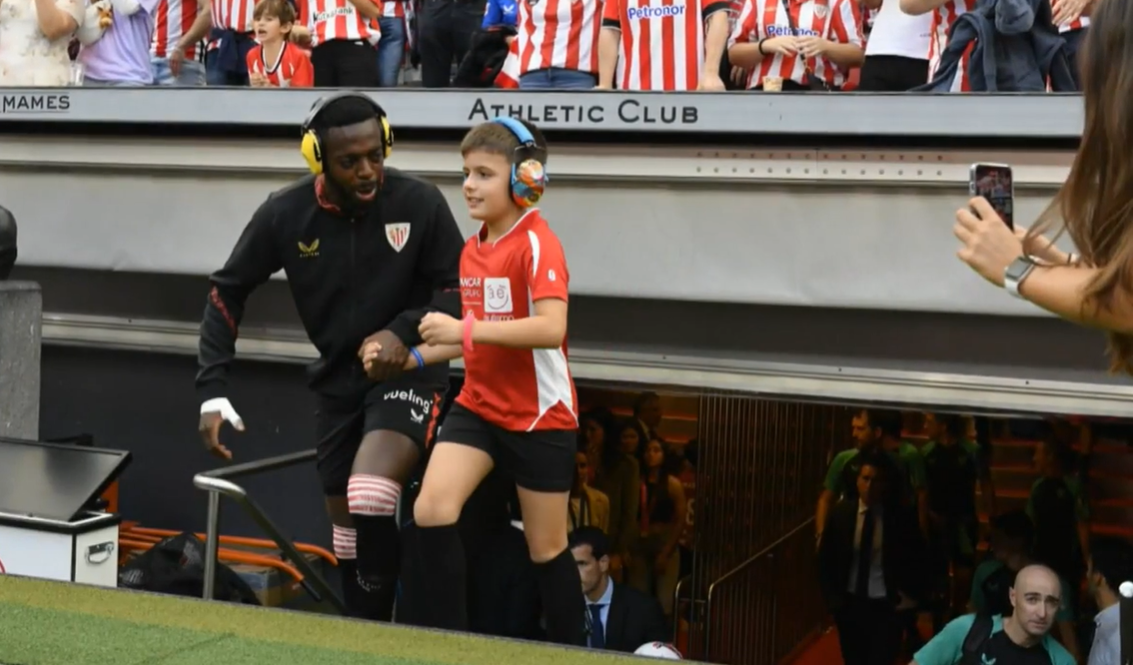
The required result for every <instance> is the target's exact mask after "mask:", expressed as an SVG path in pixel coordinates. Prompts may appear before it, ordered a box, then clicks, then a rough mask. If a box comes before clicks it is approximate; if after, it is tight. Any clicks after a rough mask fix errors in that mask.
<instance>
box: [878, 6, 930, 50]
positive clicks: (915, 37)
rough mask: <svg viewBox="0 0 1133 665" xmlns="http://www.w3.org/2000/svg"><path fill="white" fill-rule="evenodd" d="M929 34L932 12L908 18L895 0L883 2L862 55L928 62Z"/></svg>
mask: <svg viewBox="0 0 1133 665" xmlns="http://www.w3.org/2000/svg"><path fill="white" fill-rule="evenodd" d="M931 33H932V12H927V13H925V14H921V15H920V16H909V15H908V14H906V13H905V12H903V11H901V3H900V2H899V1H898V0H883V2H882V3H881V11H879V12H878V13H877V17H876V18H874V20H873V30H872V31H871V32H870V33H869V41H867V42H866V46H865V54H866V56H871V55H899V56H901V57H905V58H918V59H920V60H928V41H929V35H930V34H931Z"/></svg>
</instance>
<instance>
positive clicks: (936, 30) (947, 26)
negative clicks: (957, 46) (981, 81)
mask: <svg viewBox="0 0 1133 665" xmlns="http://www.w3.org/2000/svg"><path fill="white" fill-rule="evenodd" d="M975 8H976V0H948V2H945V3H944V4H943V5H941V6H939V7H937V8H936V9H934V10H932V32H931V33H930V39H929V42H928V80H929V81H931V80H932V79H934V78H936V70H937V68H939V67H940V58H941V56H942V55H943V54H944V49H946V48H947V47H948V35H949V34H950V33H951V32H952V26H953V25H954V24H955V23H956V19H958V18H960V16H961V15H963V14H967V13H968V12H970V11H972V10H973V9H975ZM971 53H972V48H971V46H969V47H968V49H967V50H966V51H964V55H963V56H962V57H961V58H960V66H959V67H957V68H956V77H955V78H954V79H953V80H952V87H951V88H949V90H951V91H952V92H968V91H969V90H971V82H970V81H968V57H969V56H970V55H971Z"/></svg>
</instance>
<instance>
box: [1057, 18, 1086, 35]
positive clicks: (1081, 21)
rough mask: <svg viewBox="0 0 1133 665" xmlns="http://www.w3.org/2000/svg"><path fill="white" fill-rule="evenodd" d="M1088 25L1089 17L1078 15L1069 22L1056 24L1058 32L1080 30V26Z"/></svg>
mask: <svg viewBox="0 0 1133 665" xmlns="http://www.w3.org/2000/svg"><path fill="white" fill-rule="evenodd" d="M1088 27H1090V17H1089V16H1079V17H1078V18H1076V19H1074V20H1073V21H1071V22H1069V23H1066V24H1064V25H1060V26H1058V32H1060V33H1062V32H1070V31H1071V30H1081V29H1082V28H1088Z"/></svg>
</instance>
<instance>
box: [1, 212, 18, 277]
mask: <svg viewBox="0 0 1133 665" xmlns="http://www.w3.org/2000/svg"><path fill="white" fill-rule="evenodd" d="M15 264H16V218H15V217H13V216H12V213H11V212H9V211H8V209H7V208H4V207H3V206H0V280H3V279H8V275H10V274H11V273H12V266H13V265H15Z"/></svg>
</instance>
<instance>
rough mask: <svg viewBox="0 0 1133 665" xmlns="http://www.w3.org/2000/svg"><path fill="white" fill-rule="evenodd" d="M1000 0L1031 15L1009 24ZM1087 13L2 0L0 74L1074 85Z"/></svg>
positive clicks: (703, 86)
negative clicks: (1000, 17)
mask: <svg viewBox="0 0 1133 665" xmlns="http://www.w3.org/2000/svg"><path fill="white" fill-rule="evenodd" d="M1001 4H1002V5H1004V9H1003V11H1010V12H1015V13H1020V15H1028V16H1031V17H1032V18H1033V22H1032V23H1030V24H1026V25H1022V26H1021V27H1018V26H1007V25H1006V24H1005V25H1003V26H999V24H997V23H996V22H995V20H994V17H995V12H996V11H997V10H996V7H997V6H999V5H1001ZM1028 12H1030V13H1029V14H1028ZM1089 13H1090V0H983V1H982V2H977V0H884V1H883V0H605V1H603V0H577V1H573V2H566V1H565V0H258V1H257V0H209V1H208V2H206V1H204V0H4V2H3V4H2V5H0V86H7V87H14V86H19V87H23V86H66V85H99V86H134V85H167V86H199V85H212V86H251V87H310V86H316V87H332V88H333V87H346V88H377V87H391V86H396V85H404V84H420V85H423V86H425V87H429V88H443V87H448V86H456V87H463V88H468V87H502V88H522V89H537V88H544V89H545V88H558V89H591V88H600V89H612V88H618V89H622V90H654V91H656V90H663V91H680V90H717V91H718V90H736V89H750V90H765V91H779V90H791V91H807V90H812V91H827V92H829V91H840V90H847V91H848V90H855V89H856V90H862V91H907V90H911V89H915V88H924V89H930V90H934V91H951V92H968V91H974V92H979V91H985V90H999V91H1022V92H1027V91H1030V92H1042V91H1044V90H1054V91H1068V90H1075V89H1077V87H1078V85H1077V82H1076V81H1077V66H1076V64H1075V60H1076V54H1077V51H1078V46H1079V44H1080V42H1081V37H1082V34H1083V32H1084V31H1085V30H1086V29H1087V27H1088V25H1089V18H1088V15H1089ZM977 35H979V37H978V38H977ZM992 41H994V44H993V43H990V42H992ZM973 54H974V57H973ZM969 62H970V63H971V66H970V65H969ZM977 65H978V66H977Z"/></svg>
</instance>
